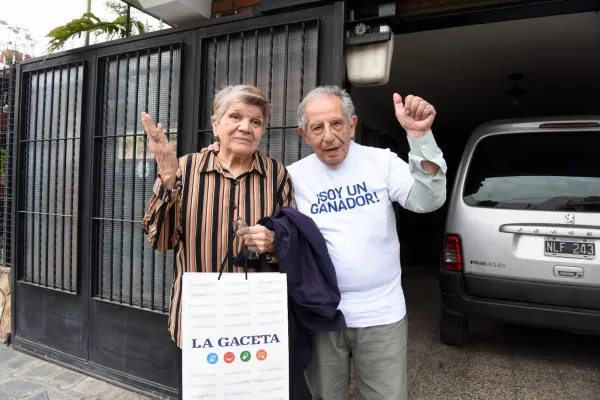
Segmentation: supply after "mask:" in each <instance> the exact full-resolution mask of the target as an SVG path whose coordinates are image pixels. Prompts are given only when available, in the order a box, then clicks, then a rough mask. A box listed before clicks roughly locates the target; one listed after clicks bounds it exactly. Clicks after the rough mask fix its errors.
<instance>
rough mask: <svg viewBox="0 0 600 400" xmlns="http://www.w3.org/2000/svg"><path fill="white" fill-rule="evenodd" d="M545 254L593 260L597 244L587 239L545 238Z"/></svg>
mask: <svg viewBox="0 0 600 400" xmlns="http://www.w3.org/2000/svg"><path fill="white" fill-rule="evenodd" d="M544 254H545V255H547V256H554V257H567V258H583V259H586V260H591V259H593V258H595V257H596V245H595V244H594V243H590V242H589V241H588V240H585V239H572V238H545V239H544Z"/></svg>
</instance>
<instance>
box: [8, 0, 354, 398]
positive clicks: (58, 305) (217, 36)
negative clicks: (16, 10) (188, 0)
mask: <svg viewBox="0 0 600 400" xmlns="http://www.w3.org/2000/svg"><path fill="white" fill-rule="evenodd" d="M343 43H344V7H343V2H337V3H330V4H327V5H323V6H319V7H313V8H310V9H305V10H296V11H293V12H285V13H279V14H272V15H261V16H239V17H236V18H235V19H234V20H229V21H227V20H211V21H206V22H205V23H203V24H201V25H200V26H197V27H195V28H190V29H173V30H169V31H165V32H164V33H163V32H158V33H154V34H151V35H146V36H143V37H141V38H132V39H128V40H124V41H118V42H115V43H110V44H105V45H100V46H94V47H91V48H87V49H79V50H75V51H71V52H68V53H66V54H63V55H59V56H57V57H52V58H49V59H48V60H46V61H44V62H43V63H41V62H39V61H36V62H29V63H25V64H23V66H22V68H21V71H20V81H19V94H20V100H19V104H20V114H19V115H20V118H19V139H18V145H17V146H16V147H17V153H16V154H17V156H18V161H17V162H18V174H17V181H18V183H17V185H18V186H17V198H16V201H15V210H14V212H15V216H16V217H17V219H16V221H17V223H16V224H15V226H16V227H15V232H14V240H13V246H14V247H13V249H14V251H16V253H14V254H16V255H17V257H16V259H15V261H14V262H15V268H14V270H15V271H16V273H15V274H14V275H15V276H14V280H13V287H14V292H13V295H14V299H15V300H14V303H15V307H14V321H13V344H14V346H15V347H16V348H18V349H21V350H23V351H26V352H29V353H32V354H36V355H38V356H41V357H45V358H48V359H51V360H54V361H56V362H59V363H63V364H65V365H67V366H69V367H71V368H75V369H78V370H80V371H83V372H85V373H87V374H90V375H94V376H97V377H100V378H108V379H110V380H112V381H116V382H119V383H121V384H125V385H128V386H130V387H133V388H137V389H139V390H142V391H145V392H146V393H150V394H152V395H153V396H155V397H160V396H175V395H176V392H175V388H176V386H177V382H176V381H175V376H174V348H173V345H172V342H171V340H170V336H169V333H168V330H167V313H168V310H169V307H170V291H171V283H172V279H173V267H174V254H173V252H166V253H159V252H155V251H154V250H153V249H152V248H150V246H149V244H148V242H147V240H146V239H145V237H144V236H143V234H142V231H141V227H140V222H141V220H142V218H143V216H144V210H145V207H146V204H147V202H148V199H149V197H150V195H151V193H152V185H153V182H154V179H155V177H156V166H155V162H154V160H153V158H152V155H151V154H150V153H149V152H148V150H147V147H146V143H145V134H144V132H143V128H142V126H141V124H140V123H139V114H140V113H141V112H142V111H148V112H149V113H151V114H152V115H153V116H155V118H156V119H158V120H159V121H160V122H162V123H163V125H164V126H165V128H166V130H167V132H168V134H169V137H170V140H171V141H172V142H174V143H177V147H178V153H179V154H180V155H183V154H187V153H190V152H192V151H197V150H198V149H200V148H201V147H203V146H205V145H207V144H209V143H210V142H211V141H212V132H211V129H210V115H211V111H212V109H211V107H212V98H213V95H214V92H215V91H216V90H218V89H219V88H221V87H223V86H225V85H227V84H237V83H251V84H255V85H257V86H258V87H259V88H261V89H262V90H263V91H264V92H265V93H266V94H267V95H268V96H269V97H270V99H271V101H272V105H273V113H272V117H271V122H270V127H269V128H268V130H267V132H266V134H265V136H264V137H263V142H262V144H261V146H262V150H263V151H265V152H267V153H268V154H270V155H271V156H273V157H275V158H277V159H279V160H281V161H283V162H284V163H285V164H290V163H292V162H294V161H296V160H298V159H299V158H301V157H303V156H305V155H307V154H309V152H310V149H309V148H307V147H306V145H305V144H304V143H302V142H301V141H300V140H299V136H298V135H297V133H296V126H297V125H296V108H297V106H298V104H299V102H300V100H301V99H302V97H303V96H304V95H305V94H306V93H307V92H308V91H309V90H310V89H312V88H313V87H315V86H317V85H319V84H339V85H341V84H342V83H343ZM298 394H299V398H300V399H303V398H308V397H306V396H307V392H306V388H305V387H300V388H299V393H298Z"/></svg>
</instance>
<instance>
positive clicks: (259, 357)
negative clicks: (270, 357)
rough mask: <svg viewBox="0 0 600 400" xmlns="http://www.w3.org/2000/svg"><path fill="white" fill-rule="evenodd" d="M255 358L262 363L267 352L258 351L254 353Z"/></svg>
mask: <svg viewBox="0 0 600 400" xmlns="http://www.w3.org/2000/svg"><path fill="white" fill-rule="evenodd" d="M256 358H257V360H259V361H264V360H265V359H266V358H267V352H266V351H265V350H259V351H257V352H256Z"/></svg>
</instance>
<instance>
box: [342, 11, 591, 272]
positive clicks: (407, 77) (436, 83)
mask: <svg viewBox="0 0 600 400" xmlns="http://www.w3.org/2000/svg"><path fill="white" fill-rule="evenodd" d="M599 45H600V14H599V13H597V12H590V13H580V14H569V15H560V16H552V17H543V18H533V19H524V20H516V21H507V22H498V23H490V24H483V25H473V26H465V27H457V28H450V29H443V30H435V31H427V32H418V33H410V34H402V35H396V36H395V38H394V55H393V61H392V70H391V72H390V79H389V82H388V83H387V84H386V85H384V86H374V87H351V91H352V98H353V99H354V101H355V103H356V108H357V114H358V117H359V124H358V130H357V140H358V141H359V143H363V144H366V145H371V146H377V147H384V148H385V147H389V148H390V149H392V151H396V152H397V153H398V155H399V156H400V157H401V158H403V159H404V160H407V158H408V151H409V148H408V143H407V141H406V139H405V133H404V131H403V130H402V129H401V128H400V126H399V124H398V122H397V120H396V119H395V117H394V109H393V103H392V94H393V93H394V92H398V93H400V94H401V95H402V96H403V97H405V96H406V95H408V94H414V95H418V96H421V97H423V98H424V99H426V100H427V101H429V102H430V103H432V104H433V105H434V106H435V108H436V110H437V117H436V120H435V122H434V125H433V132H434V134H435V137H436V140H437V142H438V145H439V146H440V148H441V149H442V150H443V151H444V154H445V158H446V161H447V163H448V191H449V192H450V191H451V190H452V184H453V181H454V174H455V172H456V169H457V167H458V164H459V162H460V157H461V155H462V150H463V148H464V146H465V143H466V141H467V139H468V138H469V136H470V134H471V133H472V132H473V130H474V129H475V127H477V126H478V125H480V124H482V123H484V122H487V121H490V120H495V119H504V118H522V117H541V116H567V115H593V114H596V115H597V114H600V96H599V94H600V73H599V72H598V71H600V51H598V49H599ZM573 146H577V143H573ZM490 162H493V160H490ZM445 217H446V207H444V208H443V209H441V210H439V211H437V212H435V213H432V214H428V215H415V214H413V213H410V212H406V211H400V212H399V213H398V224H399V230H398V232H399V235H400V241H401V243H402V246H403V250H402V262H403V263H404V265H408V264H428V265H437V263H438V262H439V257H440V250H441V244H442V238H443V231H444V223H445Z"/></svg>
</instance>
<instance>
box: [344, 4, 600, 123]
mask: <svg viewBox="0 0 600 400" xmlns="http://www.w3.org/2000/svg"><path fill="white" fill-rule="evenodd" d="M515 72H519V73H523V74H525V78H524V79H523V80H522V82H521V83H520V87H521V88H523V89H524V90H526V91H527V92H528V94H526V95H524V96H522V97H521V98H520V105H519V106H514V105H513V104H512V99H511V98H510V97H509V96H507V95H505V94H504V91H506V90H508V89H510V88H511V87H512V83H511V82H510V81H509V80H508V79H507V76H508V75H510V74H511V73H515ZM393 91H399V92H400V93H401V94H402V95H406V94H409V93H413V94H418V95H420V96H422V97H425V98H426V99H428V100H430V101H431V102H432V103H434V105H435V106H436V108H437V110H438V114H439V116H440V117H442V115H443V117H442V119H443V121H444V124H446V123H448V124H449V123H461V122H464V121H466V120H469V125H472V124H478V123H481V122H483V121H486V120H490V119H497V118H507V117H519V116H532V115H552V114H558V113H562V114H591V113H597V114H600V95H599V94H600V15H599V14H598V13H584V14H571V15H563V16H556V17H544V18H536V19H527V20H519V21H509V22H500V23H493V24H485V25H476V26H466V27H460V28H451V29H444V30H436V31H427V32H419V33H412V34H405V35H398V36H396V37H395V49H394V57H393V63H392V72H391V76H390V82H389V83H388V84H387V85H385V86H379V87H372V88H353V89H352V95H353V97H356V96H359V97H362V98H364V99H365V100H366V98H368V102H369V103H371V104H373V105H377V106H376V108H375V109H377V107H379V109H385V110H390V111H391V107H392V106H391V100H390V98H391V94H392V93H393ZM359 102H360V101H359ZM358 111H359V117H360V107H359V110H358ZM386 115H392V116H393V113H392V114H390V113H386Z"/></svg>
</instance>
